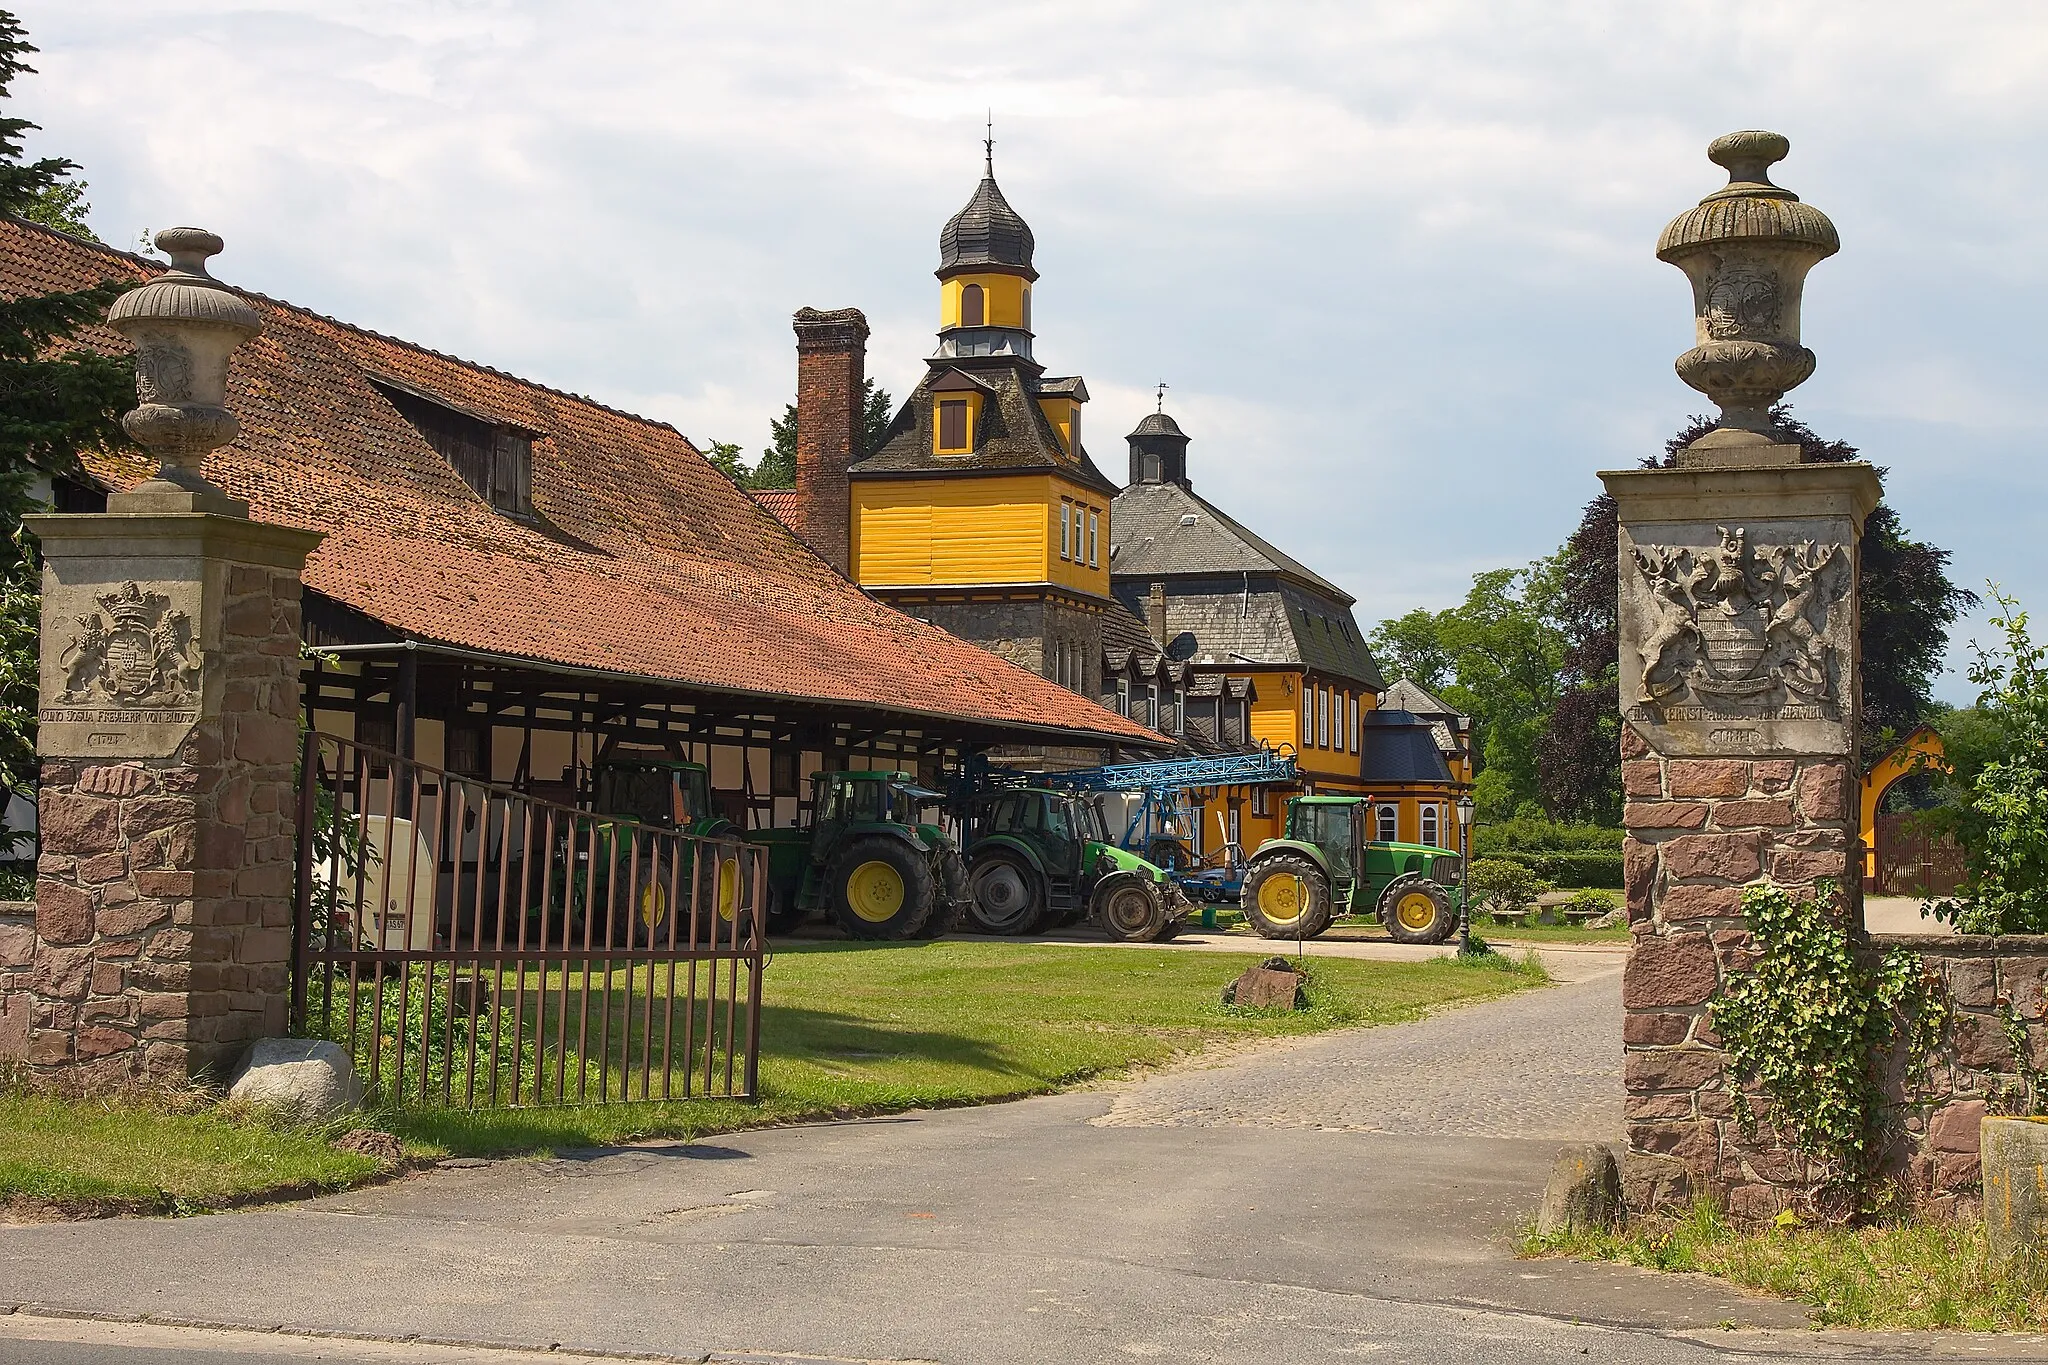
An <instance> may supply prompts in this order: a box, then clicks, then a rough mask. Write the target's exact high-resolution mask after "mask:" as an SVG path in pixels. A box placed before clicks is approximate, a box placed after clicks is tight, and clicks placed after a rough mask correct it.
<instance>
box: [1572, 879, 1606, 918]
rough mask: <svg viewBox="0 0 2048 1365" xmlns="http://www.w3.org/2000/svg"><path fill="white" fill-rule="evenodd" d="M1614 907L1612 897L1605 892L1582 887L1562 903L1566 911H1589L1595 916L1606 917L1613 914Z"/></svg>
mask: <svg viewBox="0 0 2048 1365" xmlns="http://www.w3.org/2000/svg"><path fill="white" fill-rule="evenodd" d="M1614 905H1615V901H1614V897H1612V896H1610V895H1608V894H1607V893H1606V892H1605V891H1600V890H1596V889H1595V888H1593V887H1590V886H1582V887H1580V888H1579V889H1578V890H1577V891H1574V892H1573V893H1572V898H1571V899H1570V900H1568V901H1566V902H1565V903H1564V908H1565V909H1567V910H1590V911H1593V912H1595V913H1597V914H1602V915H1608V914H1612V913H1613V912H1614Z"/></svg>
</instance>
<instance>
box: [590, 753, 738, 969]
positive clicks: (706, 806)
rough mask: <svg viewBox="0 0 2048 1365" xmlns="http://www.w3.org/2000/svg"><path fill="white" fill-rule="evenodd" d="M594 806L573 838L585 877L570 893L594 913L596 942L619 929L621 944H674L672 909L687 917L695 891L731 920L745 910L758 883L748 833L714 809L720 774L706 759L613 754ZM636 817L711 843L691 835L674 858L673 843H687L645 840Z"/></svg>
mask: <svg viewBox="0 0 2048 1365" xmlns="http://www.w3.org/2000/svg"><path fill="white" fill-rule="evenodd" d="M590 809H591V813H590V816H589V817H586V818H587V820H588V823H584V822H583V821H579V822H578V824H579V825H580V826H581V827H580V828H578V829H576V830H575V831H573V833H572V834H571V837H572V838H573V839H574V841H575V844H574V848H573V850H572V852H573V855H574V858H573V861H572V862H571V863H570V866H573V867H577V868H578V869H579V874H580V876H579V881H578V883H577V884H573V885H571V886H570V887H569V888H567V890H568V894H569V896H570V898H571V900H572V902H574V903H575V904H576V905H577V906H578V907H579V909H580V910H582V911H583V912H584V913H587V915H588V916H589V918H590V920H591V922H592V924H593V926H594V928H593V933H592V937H593V939H596V938H601V937H603V936H604V934H605V930H606V927H607V926H609V928H610V938H611V941H612V942H613V943H623V944H629V945H631V944H644V945H653V944H659V943H666V942H667V941H668V934H669V914H670V911H671V909H673V908H677V907H679V908H681V909H682V911H683V912H684V913H685V914H687V913H688V911H689V907H690V903H691V897H692V895H693V894H694V896H695V899H696V904H697V905H698V906H700V907H702V908H703V909H704V910H707V911H715V912H716V914H717V915H718V917H719V918H720V919H722V920H725V921H727V922H730V921H732V920H733V919H735V918H736V917H737V916H739V915H740V914H742V913H743V909H744V907H745V906H746V905H747V904H748V902H749V895H748V892H749V887H748V884H747V883H748V879H747V875H746V861H747V860H746V859H745V858H743V857H742V856H741V855H742V852H743V847H742V841H741V831H740V829H739V827H738V826H736V825H734V824H733V823H732V821H730V820H727V819H725V818H724V817H723V816H720V815H717V814H715V813H714V812H713V811H712V808H711V774H710V772H709V771H708V770H707V769H706V768H705V767H704V765H703V764H701V763H689V762H684V761H682V760H679V759H669V758H660V757H654V756H651V755H650V756H646V757H642V756H639V755H634V756H630V757H620V756H611V757H607V758H604V759H602V760H600V761H599V763H598V765H597V770H596V773H595V774H594V776H593V780H592V786H591V802H590ZM627 821H630V822H632V825H642V826H647V827H650V828H653V829H659V830H672V831H674V832H675V833H678V834H687V835H692V836H695V838H697V839H702V840H706V841H710V842H706V843H701V844H700V843H694V842H689V841H684V842H683V843H682V844H681V845H680V851H679V853H678V854H677V856H676V857H674V858H671V857H670V856H668V853H669V849H671V848H676V847H677V845H674V844H672V843H670V842H669V841H666V840H660V841H655V840H648V839H645V838H641V839H635V838H634V836H633V831H632V827H631V825H629V824H627V823H625V822H627ZM593 851H594V852H595V855H596V860H597V868H596V873H595V875H594V876H591V875H589V874H588V867H589V863H588V860H589V859H590V858H591V856H592V853H593ZM693 888H694V892H693ZM585 899H589V901H590V904H589V906H588V907H584V905H583V902H584V901H585ZM671 900H674V901H675V902H676V903H677V905H676V906H671V904H670V901H671ZM679 932H680V930H679ZM722 936H723V935H721V937H722Z"/></svg>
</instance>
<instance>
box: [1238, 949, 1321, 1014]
mask: <svg viewBox="0 0 2048 1365" xmlns="http://www.w3.org/2000/svg"><path fill="white" fill-rule="evenodd" d="M1223 1003H1224V1004H1226V1005H1242V1006H1244V1007H1245V1008H1247V1009H1266V1010H1299V1009H1307V1008H1308V990H1307V983H1306V982H1305V981H1304V980H1303V978H1302V975H1301V973H1300V972H1298V971H1296V970H1295V968H1294V964H1293V963H1291V962H1289V961H1288V960H1287V959H1286V958H1284V957H1269V958H1267V959H1266V960H1265V961H1264V962H1261V963H1260V964H1259V965H1258V966H1256V967H1247V968H1245V969H1244V971H1243V972H1242V973H1240V974H1239V975H1238V977H1237V979H1236V980H1234V981H1232V982H1231V983H1230V984H1229V985H1227V986H1225V987H1224V988H1223Z"/></svg>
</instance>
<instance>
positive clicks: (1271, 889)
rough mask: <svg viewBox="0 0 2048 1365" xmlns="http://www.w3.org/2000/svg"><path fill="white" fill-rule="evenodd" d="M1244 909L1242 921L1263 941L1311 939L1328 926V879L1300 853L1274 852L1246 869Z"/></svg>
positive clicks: (1330, 910)
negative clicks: (1289, 883) (1292, 884)
mask: <svg viewBox="0 0 2048 1365" xmlns="http://www.w3.org/2000/svg"><path fill="white" fill-rule="evenodd" d="M1283 879H1292V880H1293V881H1294V882H1295V883H1296V884H1297V887H1298V890H1296V889H1288V888H1286V887H1285V886H1284V884H1283ZM1243 908H1244V917H1245V921H1246V922H1247V923H1248V924H1250V925H1251V926H1252V928H1254V929H1256V930H1258V931H1259V933H1260V934H1262V935H1264V936H1265V937H1266V938H1314V937H1315V936H1316V935H1318V934H1320V933H1322V932H1323V930H1325V929H1327V928H1329V927H1330V916H1331V914H1332V913H1333V911H1332V908H1331V903H1330V880H1329V878H1327V877H1325V876H1324V875H1323V870H1322V869H1321V868H1320V867H1317V866H1316V865H1315V864H1314V863H1313V862H1311V861H1309V860H1308V859H1307V858H1304V857H1302V856H1301V855H1300V854H1299V853H1275V854H1273V855H1272V856H1271V857H1269V858H1260V859H1258V860H1256V861H1255V862H1253V863H1252V865H1251V867H1250V868H1248V869H1246V871H1245V874H1244V899H1243ZM1289 912H1291V913H1289Z"/></svg>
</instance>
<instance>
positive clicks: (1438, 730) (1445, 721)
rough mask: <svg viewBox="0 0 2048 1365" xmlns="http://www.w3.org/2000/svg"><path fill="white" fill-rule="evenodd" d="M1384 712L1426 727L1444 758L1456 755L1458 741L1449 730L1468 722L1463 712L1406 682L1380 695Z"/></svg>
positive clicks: (1407, 680) (1397, 684)
mask: <svg viewBox="0 0 2048 1365" xmlns="http://www.w3.org/2000/svg"><path fill="white" fill-rule="evenodd" d="M1380 706H1381V707H1382V708H1383V709H1391V710H1396V711H1407V712H1409V713H1411V714H1412V715H1414V716H1415V717H1416V718H1417V719H1419V720H1422V721H1424V722H1426V723H1427V724H1428V725H1429V732H1430V733H1431V734H1432V735H1434V736H1435V737H1436V747H1437V748H1439V749H1441V750H1442V751H1443V752H1444V753H1446V754H1455V753H1458V752H1459V747H1458V737H1457V735H1456V734H1455V733H1454V732H1453V730H1452V729H1451V725H1450V722H1451V721H1454V720H1464V721H1469V719H1470V718H1469V717H1468V716H1466V714H1465V713H1464V712H1463V711H1460V710H1458V709H1457V708H1456V707H1455V706H1452V705H1451V704H1450V703H1448V702H1445V701H1441V700H1439V699H1438V698H1437V696H1436V695H1435V694H1434V693H1432V692H1429V691H1427V690H1425V689H1424V688H1422V687H1420V686H1418V685H1417V684H1416V683H1414V682H1412V681H1410V680H1409V679H1407V678H1403V679H1401V680H1400V681H1399V682H1397V683H1395V684H1394V685H1393V686H1392V687H1389V688H1388V689H1387V690H1386V691H1385V692H1382V693H1381V694H1380Z"/></svg>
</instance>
